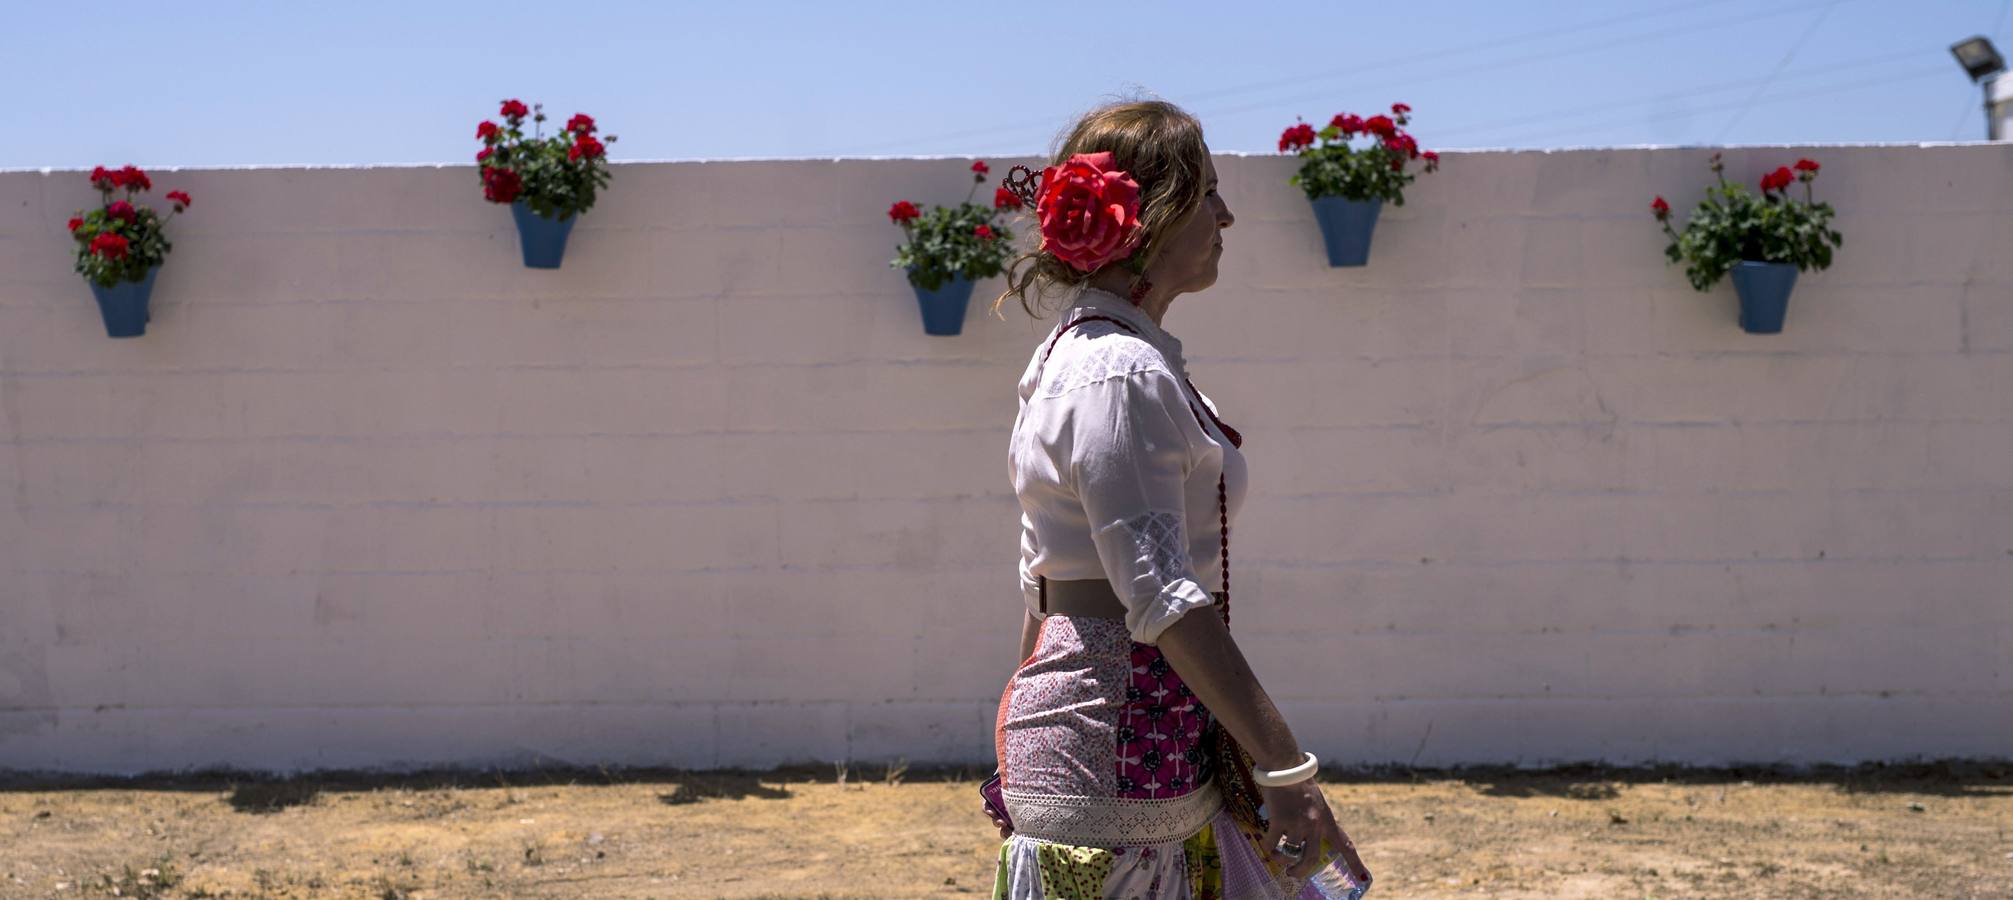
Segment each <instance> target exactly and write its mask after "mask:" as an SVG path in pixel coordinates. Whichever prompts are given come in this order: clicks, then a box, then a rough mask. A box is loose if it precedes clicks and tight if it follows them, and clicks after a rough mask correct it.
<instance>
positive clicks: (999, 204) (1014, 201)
mask: <svg viewBox="0 0 2013 900" xmlns="http://www.w3.org/2000/svg"><path fill="white" fill-rule="evenodd" d="M1020 207H1021V202H1020V195H1018V194H1015V193H1014V192H1013V191H1009V190H1007V189H1006V188H997V189H995V190H994V191H993V208H994V209H1019V208H1020Z"/></svg>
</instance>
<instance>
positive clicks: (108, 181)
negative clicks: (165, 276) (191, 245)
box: [70, 166, 189, 338]
mask: <svg viewBox="0 0 2013 900" xmlns="http://www.w3.org/2000/svg"><path fill="white" fill-rule="evenodd" d="M91 186H92V187H94V188H97V189H98V193H99V196H100V198H101V202H100V204H99V207H98V208H97V209H94V210H91V211H89V212H80V213H78V214H77V215H75V216H72V217H71V219H70V237H71V238H72V239H73V240H75V241H76V242H77V266H76V269H77V273H78V274H80V275H82V276H84V278H85V280H86V281H87V283H89V284H90V286H91V294H92V296H94V297H96V298H97V301H98V313H99V316H100V317H101V318H103V319H104V321H105V334H106V335H107V336H108V337H115V338H129V337H139V336H140V335H143V334H146V333H147V322H148V321H149V320H151V319H152V318H153V315H152V311H151V309H150V308H149V299H150V298H151V297H152V296H153V292H154V276H155V275H157V274H159V273H160V271H161V263H162V262H163V261H165V260H166V259H167V258H168V251H169V250H171V249H173V247H172V245H170V244H169V243H168V238H167V234H166V230H165V227H164V226H165V224H166V222H167V221H168V220H169V219H172V218H174V217H175V216H176V215H178V214H180V213H181V212H183V211H184V210H186V209H188V208H189V195H188V194H187V193H185V192H183V191H169V192H168V200H169V201H170V202H171V203H173V204H174V211H173V212H170V213H169V214H168V215H166V216H161V215H157V214H156V213H155V212H154V211H153V210H152V209H149V208H147V207H145V206H135V205H133V202H132V200H133V198H134V197H135V196H136V195H137V194H138V193H139V192H141V191H149V190H152V189H153V187H154V182H153V180H152V179H150V178H148V177H147V173H146V172H143V171H141V170H140V169H138V168H136V167H134V166H126V167H125V168H122V169H117V170H113V169H107V168H105V167H104V166H99V167H97V168H95V169H93V170H92V171H91ZM117 191H124V192H125V196H124V197H123V198H121V199H118V200H114V199H112V195H113V193H114V192H117Z"/></svg>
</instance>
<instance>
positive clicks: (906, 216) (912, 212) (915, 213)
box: [888, 200, 923, 225]
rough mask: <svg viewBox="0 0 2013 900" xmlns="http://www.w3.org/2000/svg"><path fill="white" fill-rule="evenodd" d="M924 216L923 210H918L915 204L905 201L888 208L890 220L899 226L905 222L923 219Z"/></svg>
mask: <svg viewBox="0 0 2013 900" xmlns="http://www.w3.org/2000/svg"><path fill="white" fill-rule="evenodd" d="M922 214H923V212H922V210H919V209H917V208H916V205H915V204H913V203H910V202H909V201H907V200H903V201H901V202H899V203H896V204H895V205H893V206H890V207H888V220H889V221H892V222H894V223H895V224H898V225H899V224H901V223H903V222H908V221H912V220H914V219H917V218H919V217H921V216H922Z"/></svg>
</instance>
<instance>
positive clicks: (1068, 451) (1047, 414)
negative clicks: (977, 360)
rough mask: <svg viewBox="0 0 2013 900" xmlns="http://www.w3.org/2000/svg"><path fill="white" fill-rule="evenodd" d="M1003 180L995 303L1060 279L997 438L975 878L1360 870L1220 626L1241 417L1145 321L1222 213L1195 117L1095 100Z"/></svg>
mask: <svg viewBox="0 0 2013 900" xmlns="http://www.w3.org/2000/svg"><path fill="white" fill-rule="evenodd" d="M1008 187H1009V189H1012V190H1014V191H1015V192H1016V193H1018V194H1020V195H1021V197H1022V199H1023V200H1024V201H1026V202H1027V203H1029V204H1030V205H1032V206H1034V207H1035V212H1036V213H1037V214H1038V215H1039V216H1040V218H1041V231H1042V246H1041V249H1040V250H1038V251H1037V252H1035V253H1033V254H1030V255H1028V256H1025V257H1022V258H1021V259H1020V260H1018V261H1016V263H1015V266H1014V268H1013V270H1012V271H1011V272H1010V273H1009V276H1008V277H1009V284H1010V289H1009V290H1008V291H1007V292H1006V293H1005V294H1002V295H1001V296H1000V298H999V300H998V301H996V302H995V303H994V308H995V310H997V309H998V307H999V306H1000V304H1001V303H1003V302H1004V301H1005V299H1006V298H1007V297H1008V296H1015V297H1018V298H1019V300H1020V303H1021V305H1022V307H1023V308H1025V309H1027V310H1028V312H1029V314H1030V315H1039V314H1038V313H1037V312H1036V310H1037V309H1038V307H1039V306H1040V305H1041V304H1040V301H1041V299H1042V298H1043V297H1045V296H1046V295H1048V294H1050V293H1061V294H1064V295H1066V296H1070V300H1069V302H1068V304H1067V307H1068V308H1066V309H1065V310H1063V312H1062V315H1061V316H1059V320H1058V323H1057V327H1056V330H1055V331H1054V332H1052V333H1051V335H1050V336H1049V337H1048V338H1047V339H1045V340H1043V342H1042V344H1041V345H1040V346H1039V347H1037V348H1036V349H1035V353H1034V358H1033V359H1032V360H1030V362H1029V364H1028V368H1027V371H1026V373H1025V374H1024V375H1022V377H1021V380H1020V398H1021V404H1020V414H1019V417H1018V418H1017V419H1016V420H1015V422H1014V430H1013V438H1012V441H1011V445H1010V448H1009V459H1010V461H1011V463H1012V475H1013V481H1014V490H1015V493H1016V494H1018V495H1019V498H1020V502H1021V510H1022V517H1021V557H1020V571H1021V583H1022V588H1023V593H1024V595H1025V599H1026V603H1027V614H1026V616H1025V618H1024V620H1023V624H1022V629H1021V643H1020V657H1019V658H1020V659H1021V660H1023V661H1024V662H1023V663H1022V664H1021V666H1020V668H1019V669H1018V670H1017V671H1016V672H1015V673H1014V674H1013V676H1012V677H1011V678H1010V679H1009V680H1008V682H1007V686H1006V690H1005V692H1004V694H1003V695H1002V697H1001V700H1000V709H999V721H998V727H997V729H996V732H995V742H996V750H997V753H998V759H999V763H1000V772H999V778H1000V782H999V787H1000V793H1001V794H1002V795H1003V798H1004V801H1005V807H1006V808H1005V810H1004V811H1005V812H1006V814H1007V816H1006V818H1005V819H1002V818H1001V817H1000V816H999V815H997V814H996V815H994V821H995V823H996V824H998V825H999V826H1000V832H1001V836H1002V837H1003V838H1005V839H1006V840H1005V844H1004V846H1002V848H1001V850H1000V862H999V870H998V874H997V881H996V887H995V894H996V896H1003V897H1008V898H1014V900H1033V898H1044V900H1047V898H1058V897H1127V898H1131V897H1160V898H1190V897H1192V898H1197V900H1200V898H1203V897H1223V898H1232V900H1243V898H1247V897H1252V898H1287V897H1295V896H1301V897H1313V898H1318V897H1319V896H1320V894H1319V892H1318V891H1317V890H1316V889H1315V888H1314V887H1313V886H1311V885H1307V884H1306V883H1305V879H1306V877H1307V876H1308V875H1309V873H1310V872H1312V871H1314V870H1315V869H1316V868H1318V867H1319V866H1320V865H1321V864H1322V863H1323V862H1324V861H1325V860H1326V859H1327V857H1329V856H1330V855H1332V854H1333V853H1334V852H1337V851H1340V852H1342V853H1343V854H1344V857H1345V859H1347V860H1348V861H1349V863H1350V868H1351V870H1352V871H1353V872H1354V873H1357V877H1358V879H1359V880H1365V879H1367V877H1368V875H1367V872H1365V871H1364V870H1363V867H1362V863H1361V861H1360V860H1358V859H1357V858H1356V856H1355V853H1354V850H1353V846H1352V845H1351V844H1350V843H1349V840H1348V837H1347V836H1346V835H1345V834H1344V833H1343V831H1342V829H1341V828H1340V827H1339V826H1337V825H1336V823H1335V820H1334V817H1333V815H1332V814H1331V813H1330V811H1329V809H1328V806H1327V803H1326V802H1325V801H1324V800H1323V799H1322V796H1321V791H1320V789H1319V788H1318V787H1316V786H1315V783H1314V782H1313V781H1312V780H1311V778H1312V775H1313V768H1314V763H1313V757H1312V754H1306V753H1303V752H1302V750H1301V748H1300V745H1299V744H1298V743H1297V742H1296V741H1295V740H1294V738H1293V733H1292V731H1291V730H1289V729H1288V728H1287V727H1286V723H1285V721H1284V720H1283V719H1281V717H1280V715H1279V711H1278V710H1277V709H1276V708H1275V707H1274V706H1273V704H1272V701H1271V699H1270V698H1269V697H1267V695H1266V693H1265V690H1264V689H1263V688H1262V687H1260V686H1259V684H1258V681H1257V679H1256V677H1254V676H1253V674H1252V672H1251V669H1250V667H1249V666H1248V665H1247V664H1246V663H1245V660H1244V657H1243V655H1242V654H1241V653H1240V652H1239V650H1238V648H1237V644H1236V643H1235V642H1234V641H1232V640H1231V637H1230V633H1229V630H1228V627H1227V614H1228V593H1229V581H1230V579H1229V538H1230V530H1231V529H1230V524H1231V520H1232V519H1233V518H1234V516H1235V513H1236V512H1237V508H1238V506H1239V505H1240V504H1241V503H1242V500H1243V497H1244V492H1245V482H1246V479H1245V468H1244V458H1243V455H1242V454H1241V453H1240V452H1239V451H1238V449H1237V445H1238V444H1239V443H1241V438H1240V437H1239V436H1238V434H1237V432H1236V430H1235V429H1233V428H1231V427H1229V426H1227V425H1225V424H1223V423H1222V422H1221V421H1220V420H1218V419H1217V418H1216V409H1215V406H1214V405H1213V404H1211V403H1210V402H1209V400H1208V399H1207V398H1206V397H1203V396H1202V395H1201V394H1200V393H1199V392H1198V391H1196V390H1195V389H1194V387H1193V385H1192V384H1190V383H1189V381H1188V377H1187V372H1186V368H1185V365H1184V362H1183V359H1182V355H1181V342H1180V341H1178V340H1176V339H1175V338H1174V336H1173V335H1171V334H1168V333H1167V331H1166V330H1164V329H1163V328H1162V327H1161V322H1162V321H1163V319H1164V317H1165V316H1166V313H1167V309H1168V306H1169V304H1170V303H1172V302H1173V301H1174V298H1175V297H1177V296H1179V295H1181V294H1185V293H1192V292H1195V291H1200V290H1203V289H1205V288H1207V287H1209V286H1210V285H1211V284H1213V283H1215V281H1216V267H1217V260H1218V259H1219V258H1220V257H1221V255H1222V252H1223V238H1222V233H1223V231H1224V230H1225V229H1227V228H1229V227H1230V226H1231V224H1232V223H1233V222H1234V221H1235V217H1233V216H1232V215H1231V214H1230V209H1229V207H1228V206H1226V205H1225V203H1224V201H1223V198H1222V197H1221V196H1220V195H1219V194H1218V193H1217V183H1216V170H1215V165H1214V164H1213V163H1212V161H1211V160H1210V157H1209V150H1208V147H1207V146H1206V145H1205V144H1204V143H1203V139H1202V127H1201V125H1200V123H1198V122H1197V121H1196V120H1195V119H1194V117H1192V116H1190V115H1189V114H1187V113H1186V112H1183V111H1182V110H1180V109H1179V108H1177V107H1175V106H1173V105H1171V104H1168V103H1163V102H1157V101H1153V102H1134V103H1121V104H1116V105H1112V106H1107V107H1104V108H1101V109H1098V110H1095V111H1093V112H1091V113H1090V114H1088V115H1087V116H1085V117H1084V118H1083V119H1082V120H1081V121H1080V122H1078V123H1077V124H1076V126H1075V127H1074V128H1073V129H1072V130H1071V131H1070V133H1069V135H1068V137H1067V138H1066V139H1065V141H1064V143H1063V145H1062V147H1061V149H1060V150H1059V151H1058V152H1057V154H1056V165H1054V166H1051V167H1049V168H1048V169H1047V170H1045V171H1044V172H1043V173H1042V176H1041V179H1040V183H1039V185H1038V186H1036V185H1035V184H1034V183H1033V181H1032V179H1026V180H1022V179H1021V176H1020V173H1018V172H1016V173H1014V174H1013V175H1011V176H1009V183H1008ZM1212 592H1213V593H1212ZM1218 727H1221V728H1227V729H1228V730H1229V733H1230V735H1231V736H1232V737H1235V738H1236V740H1237V742H1238V743H1240V744H1241V745H1242V746H1243V747H1244V749H1245V751H1247V752H1248V753H1249V754H1250V756H1251V758H1252V760H1254V761H1255V764H1256V765H1255V770H1256V773H1255V774H1256V780H1257V782H1258V784H1260V785H1271V786H1261V787H1258V788H1257V791H1258V793H1259V795H1260V796H1259V797H1257V798H1254V799H1257V800H1262V801H1263V804H1264V809H1263V811H1264V812H1265V813H1267V814H1269V822H1268V823H1267V824H1268V827H1266V828H1265V829H1264V830H1262V831H1261V830H1260V829H1259V827H1258V826H1257V825H1256V824H1254V823H1255V821H1256V817H1255V816H1251V815H1249V814H1248V813H1247V814H1246V815H1245V816H1244V817H1242V818H1240V816H1239V815H1237V814H1236V811H1237V809H1238V804H1237V803H1235V802H1233V803H1231V804H1229V805H1226V802H1225V795H1226V790H1225V789H1224V786H1225V785H1230V786H1231V787H1232V790H1230V791H1229V792H1228V793H1230V794H1232V795H1237V792H1236V791H1235V789H1234V788H1235V785H1236V784H1237V783H1238V782H1237V773H1233V772H1230V771H1227V770H1226V767H1228V766H1235V765H1237V763H1236V762H1235V761H1234V760H1226V758H1225V755H1224V754H1221V753H1217V752H1213V748H1216V747H1218V746H1219V745H1217V744H1216V743H1215V741H1214V738H1215V737H1216V735H1215V733H1214V731H1213V729H1215V728H1218ZM1245 783H1246V784H1249V782H1245ZM1238 796H1241V795H1238ZM1233 799H1234V797H1233Z"/></svg>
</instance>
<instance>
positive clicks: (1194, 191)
mask: <svg viewBox="0 0 2013 900" xmlns="http://www.w3.org/2000/svg"><path fill="white" fill-rule="evenodd" d="M1103 152H1109V153H1110V154H1111V155H1112V162H1113V164H1114V165H1116V166H1117V167H1118V168H1120V169H1123V170H1125V171H1126V172H1127V173H1130V174H1131V175H1132V178H1133V180H1134V181H1137V182H1139V222H1140V228H1141V230H1142V233H1143V234H1144V235H1145V238H1144V240H1143V241H1142V242H1141V243H1140V245H1139V247H1138V249H1136V250H1134V251H1133V253H1132V256H1131V257H1130V258H1127V259H1124V260H1118V261H1115V262H1112V263H1107V264H1106V266H1105V268H1108V267H1110V266H1124V267H1126V268H1128V269H1131V270H1132V271H1133V272H1134V273H1135V274H1134V277H1135V278H1143V277H1145V276H1144V273H1145V271H1146V267H1147V265H1148V264H1150V263H1152V262H1153V259H1154V257H1155V256H1157V255H1158V254H1159V253H1160V249H1161V246H1162V239H1163V238H1165V237H1166V236H1167V235H1171V234H1174V233H1176V232H1178V231H1180V229H1181V226H1182V225H1183V224H1185V223H1186V222H1187V221H1188V218H1189V217H1190V216H1193V215H1195V213H1196V211H1197V210H1199V209H1201V208H1202V198H1203V192H1204V190H1205V187H1204V184H1203V169H1204V162H1205V159H1204V157H1205V156H1206V155H1207V154H1208V152H1209V150H1208V147H1207V145H1205V144H1204V143H1203V140H1202V123H1201V122H1200V121H1197V120H1196V118H1195V117H1194V116H1192V115H1189V113H1188V111H1187V110H1184V109H1182V108H1181V107H1179V106H1175V105H1174V104H1172V103H1168V102H1167V101H1165V100H1131V101H1123V102H1119V103H1111V104H1107V105H1105V106H1100V107H1098V108H1097V109H1094V110H1091V111H1090V112H1088V113H1086V114H1084V116H1083V118H1081V119H1078V120H1077V123H1076V125H1075V126H1073V127H1072V128H1070V130H1069V133H1068V135H1067V136H1066V137H1064V138H1063V141H1062V145H1061V146H1060V147H1058V148H1056V151H1055V153H1054V154H1053V158H1052V161H1051V163H1050V164H1051V165H1061V164H1062V163H1063V161H1065V160H1067V159H1069V158H1070V157H1071V156H1074V155H1076V154H1078V153H1103ZM1030 212H1032V210H1030ZM1036 230H1037V232H1038V230H1039V229H1038V228H1037V229H1036ZM1098 271H1103V268H1100V269H1098V270H1096V271H1093V272H1079V271H1077V270H1076V269H1074V268H1071V267H1070V265H1069V264H1068V263H1066V262H1063V261H1062V260H1060V259H1057V258H1056V257H1055V256H1054V255H1052V254H1049V253H1044V252H1042V251H1041V250H1036V251H1034V252H1032V253H1028V254H1024V255H1022V256H1020V257H1019V258H1017V259H1015V260H1014V261H1013V264H1012V265H1011V266H1008V267H1007V289H1006V290H1005V291H1004V292H1002V293H1001V294H1000V295H999V297H997V298H995V299H994V300H993V305H992V311H993V314H994V315H998V314H999V310H1000V307H1001V306H1002V305H1004V304H1005V303H1006V299H1007V298H1008V297H1018V298H1019V299H1020V305H1021V308H1022V309H1024V310H1027V314H1028V315H1030V316H1034V317H1035V318H1040V317H1041V315H1042V313H1041V312H1040V311H1039V307H1040V303H1041V300H1042V298H1044V297H1047V296H1048V295H1049V294H1051V293H1054V292H1057V291H1059V290H1063V289H1068V288H1076V287H1081V286H1082V285H1084V284H1086V283H1088V282H1089V281H1090V279H1091V276H1093V275H1095V274H1097V272H1098ZM1030 292H1032V295H1033V296H1030Z"/></svg>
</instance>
